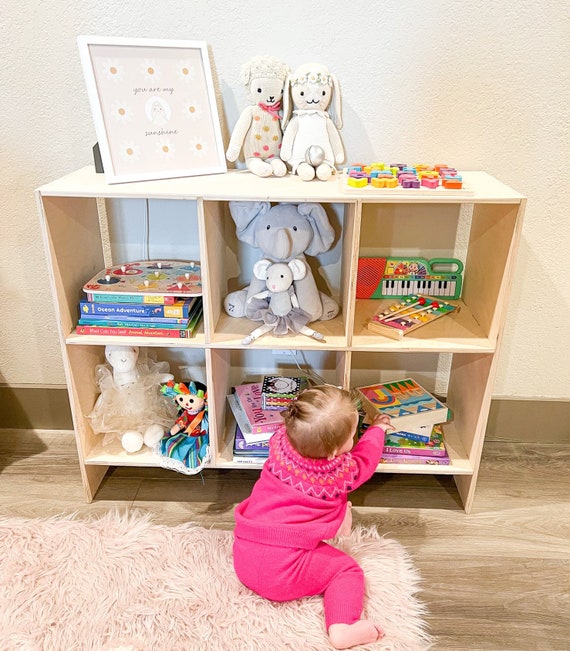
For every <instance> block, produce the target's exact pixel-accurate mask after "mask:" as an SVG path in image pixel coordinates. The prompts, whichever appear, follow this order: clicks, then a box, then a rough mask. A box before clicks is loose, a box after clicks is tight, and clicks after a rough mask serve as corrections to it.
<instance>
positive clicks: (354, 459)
mask: <svg viewBox="0 0 570 651" xmlns="http://www.w3.org/2000/svg"><path fill="white" fill-rule="evenodd" d="M383 448H384V429H383V428H381V427H369V428H368V430H367V431H366V432H365V434H364V435H363V436H362V438H361V439H360V440H359V441H358V443H357V444H356V445H355V446H354V448H353V449H352V450H351V451H350V452H347V453H346V454H342V455H340V456H338V457H335V458H334V459H332V460H331V461H329V460H328V459H310V458H307V457H303V456H301V455H300V454H299V453H298V452H297V451H296V450H295V449H294V448H293V447H292V446H291V444H290V443H289V439H288V438H287V433H286V431H285V428H284V427H282V428H280V429H279V430H278V431H277V432H276V433H275V434H274V435H273V436H272V437H271V441H270V444H269V458H268V460H267V461H266V463H265V465H264V467H263V470H262V471H261V476H260V478H259V480H258V481H257V482H256V484H255V486H254V487H253V490H252V492H251V495H250V496H249V497H248V498H247V499H246V500H244V501H243V502H241V503H240V504H238V505H237V507H236V510H235V518H236V527H235V535H236V536H237V537H239V538H244V539H246V540H251V541H254V542H259V543H263V544H268V545H277V546H281V547H297V548H303V549H313V548H314V547H315V546H316V545H317V544H318V543H319V542H320V541H322V540H328V539H330V538H334V536H335V535H336V534H337V532H338V530H339V528H340V525H341V524H342V521H343V519H344V515H345V511H346V503H347V496H348V493H349V492H350V491H353V490H355V489H356V488H358V487H359V486H361V485H362V484H363V483H364V482H365V481H367V480H368V479H370V477H371V476H372V475H373V473H374V471H375V469H376V467H377V465H378V463H379V461H380V457H381V456H382V450H383Z"/></svg>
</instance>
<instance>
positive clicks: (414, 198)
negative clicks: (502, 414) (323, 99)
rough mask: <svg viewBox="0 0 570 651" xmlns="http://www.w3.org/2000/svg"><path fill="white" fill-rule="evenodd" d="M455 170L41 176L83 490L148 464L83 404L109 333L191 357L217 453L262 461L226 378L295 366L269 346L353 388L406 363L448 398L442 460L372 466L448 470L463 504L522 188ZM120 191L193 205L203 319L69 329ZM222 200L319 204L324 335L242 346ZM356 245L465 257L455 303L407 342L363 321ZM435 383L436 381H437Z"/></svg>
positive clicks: (371, 305) (233, 380) (392, 374)
mask: <svg viewBox="0 0 570 651" xmlns="http://www.w3.org/2000/svg"><path fill="white" fill-rule="evenodd" d="M463 178H464V183H465V187H466V188H467V189H468V191H466V192H465V193H460V192H450V193H449V194H446V192H445V191H442V192H440V193H436V192H423V191H422V190H409V191H405V192H398V193H392V192H391V191H390V190H389V189H387V190H383V191H381V190H377V191H374V192H370V191H366V190H362V191H359V190H352V189H351V190H350V191H347V190H345V189H344V188H343V186H342V184H341V182H340V181H339V180H338V179H333V180H330V181H328V182H320V181H312V182H309V183H306V182H303V181H301V180H300V179H299V178H298V177H296V176H287V177H285V178H281V179H278V178H269V179H260V178H258V177H256V176H254V175H252V174H250V173H249V172H243V171H239V172H238V171H233V172H228V173H226V174H215V175H210V176H202V177H190V178H180V179H168V180H162V181H148V182H143V183H123V184H115V185H109V184H107V183H105V181H104V178H103V175H101V174H96V173H95V171H94V168H92V167H86V168H83V169H80V170H77V171H76V172H73V173H72V174H69V175H67V176H64V177H63V178H60V179H58V180H56V181H53V182H52V183H49V184H47V185H44V186H42V187H41V188H39V189H38V190H37V192H36V195H37V201H38V209H39V213H40V218H41V224H42V231H43V237H44V242H45V247H46V253H47V259H48V267H49V270H50V276H51V286H52V291H53V296H54V301H55V304H56V309H57V318H58V325H59V333H60V338H61V347H62V355H63V363H64V368H65V373H66V380H67V386H68V391H69V398H70V403H71V410H72V415H73V422H74V428H75V435H76V441H77V449H78V454H79V463H80V466H81V471H82V477H83V482H84V486H85V491H86V497H87V499H88V500H89V501H90V500H92V499H93V497H94V495H95V493H96V492H97V489H98V487H99V485H100V483H101V481H102V479H103V477H104V475H105V472H106V471H107V469H108V468H109V467H110V466H121V465H128V466H153V465H155V462H154V459H153V456H152V454H151V452H150V451H148V450H146V451H141V452H138V453H135V454H127V453H126V452H124V451H123V450H122V448H121V447H120V445H119V444H117V445H116V446H115V447H113V446H106V447H103V446H102V442H101V436H98V435H95V434H94V433H93V432H92V430H91V428H90V425H89V421H88V420H87V419H86V418H85V415H86V414H88V413H89V412H90V411H91V409H92V408H93V405H94V404H95V401H96V399H97V397H98V390H97V387H96V384H95V381H94V368H95V366H96V365H97V364H100V363H103V362H104V347H105V345H106V344H108V343H129V344H131V345H136V346H140V347H149V348H152V349H153V353H154V354H155V356H156V357H157V359H165V360H167V361H169V362H170V363H171V370H172V372H173V373H175V374H176V365H177V363H180V362H188V361H190V362H191V365H192V367H193V368H198V369H200V371H201V374H202V376H203V377H204V378H205V380H206V384H207V385H208V393H209V411H210V439H211V448H212V460H211V462H210V466H211V467H212V468H248V467H249V468H260V467H261V464H260V463H251V464H250V463H248V464H244V463H238V462H235V461H233V455H232V441H233V430H234V428H235V423H234V421H233V418H232V416H231V412H230V410H229V408H227V406H226V400H225V396H226V395H227V393H229V391H230V389H231V387H232V386H234V385H235V384H239V383H242V382H248V381H254V380H256V379H258V378H259V376H261V375H263V374H266V373H274V372H279V371H282V372H285V371H289V372H290V371H293V372H295V371H296V372H297V373H298V372H299V371H298V370H297V369H296V367H294V366H292V365H291V362H290V361H287V359H288V358H286V357H285V356H277V355H274V354H272V351H273V350H276V349H277V350H286V349H293V350H296V351H298V353H297V354H298V355H301V356H302V358H303V361H304V362H305V363H306V364H307V366H308V367H309V368H311V369H312V370H314V371H316V372H317V373H318V374H319V375H321V376H323V377H324V378H325V379H326V380H327V381H332V382H335V383H336V384H341V385H343V386H345V387H347V388H348V387H354V386H361V385H364V384H372V383H374V382H385V381H390V380H397V379H401V378H403V377H407V376H412V377H414V378H416V379H417V380H418V382H420V384H422V385H423V386H424V387H425V388H427V389H428V390H431V391H434V392H437V393H438V394H440V395H441V394H442V393H443V394H444V397H445V399H446V401H447V404H448V406H449V407H450V408H451V410H452V412H453V415H454V417H453V422H452V423H450V424H449V425H447V426H446V428H445V440H446V445H447V448H448V451H449V454H450V457H451V465H449V466H422V465H382V466H379V468H378V472H387V473H418V474H441V475H452V476H453V477H454V480H455V482H456V484H457V488H458V491H459V494H460V495H461V498H462V500H463V505H464V508H465V510H466V511H467V512H469V510H470V509H471V505H472V502H473V496H474V492H475V486H476V480H477V473H478V469H479V461H480V457H481V451H482V447H483V441H484V436H485V428H486V424H487V417H488V412H489V406H490V401H491V395H492V390H493V383H494V378H495V372H496V366H497V357H498V353H499V347H500V341H501V335H502V332H503V328H504V323H505V318H506V313H507V302H508V297H509V292H510V286H511V282H512V277H513V271H514V263H515V257H516V254H517V249H518V245H519V241H520V233H521V228H522V219H523V214H524V208H525V202H526V200H525V198H524V197H523V196H522V195H521V194H519V193H518V192H515V191H514V190H512V189H511V188H509V187H508V186H506V185H504V184H502V183H501V182H499V181H498V180H496V179H495V178H493V177H491V176H489V175H488V174H486V173H484V172H464V173H463ZM118 199H120V200H124V201H128V200H132V199H148V200H151V201H152V200H164V199H167V200H175V201H185V202H192V203H193V205H194V206H195V208H196V210H197V215H198V219H197V233H196V237H197V238H198V240H199V251H200V258H201V262H202V277H203V278H202V280H203V289H204V320H203V325H202V326H201V328H200V329H199V331H198V333H197V334H196V336H195V337H194V338H192V339H183V340H177V339H155V338H142V337H134V338H132V339H129V340H128V342H127V340H126V339H124V338H117V337H97V336H83V335H76V334H74V329H75V326H76V323H77V320H78V318H79V301H80V299H81V296H82V287H83V284H84V283H85V282H86V281H87V280H88V279H89V278H91V277H92V276H93V275H94V274H95V273H97V272H98V271H99V270H100V269H102V268H103V267H104V266H105V265H106V264H109V262H110V261H109V260H108V255H109V253H108V250H107V249H106V248H105V237H106V213H107V210H106V204H107V201H108V200H118ZM230 200H268V201H271V202H280V201H286V202H294V203H300V202H305V201H311V202H318V203H321V204H323V206H324V207H325V210H326V211H327V213H328V214H329V218H330V219H331V223H332V224H333V227H334V228H335V232H336V241H335V244H334V245H333V248H332V249H331V251H329V252H327V253H325V254H322V255H321V256H317V257H315V258H311V259H310V260H309V263H310V265H311V268H312V270H313V273H314V275H315V277H316V278H317V282H318V284H319V285H320V288H321V289H322V290H323V291H325V292H327V293H329V294H330V295H332V296H333V297H334V298H335V299H336V300H337V301H338V302H339V304H340V306H341V310H340V313H339V315H338V316H337V317H336V318H335V319H333V320H331V321H327V322H316V323H315V324H314V327H315V329H317V330H318V331H319V332H322V333H323V334H324V336H325V342H324V343H323V342H316V341H314V340H312V339H309V338H307V337H303V336H288V337H274V336H270V335H266V336H264V337H262V338H260V339H259V340H257V341H256V342H254V343H253V344H251V345H250V346H248V347H244V346H242V344H241V340H242V339H243V337H244V336H245V335H246V334H247V333H248V332H249V331H250V330H252V329H253V324H252V323H251V322H250V321H248V320H246V319H235V318H232V317H229V316H227V315H226V314H225V313H224V311H223V307H222V304H223V298H224V296H225V295H226V294H227V293H228V292H229V291H231V290H233V289H237V288H239V287H241V286H243V284H242V285H237V286H236V269H237V268H238V267H239V260H240V252H241V253H243V251H242V247H245V246H246V245H244V244H243V243H241V242H239V241H238V240H237V238H236V237H235V227H234V224H233V221H232V219H231V216H230V214H229V208H228V202H229V201H230ZM361 255H378V256H380V255H382V256H383V255H415V256H419V257H425V258H431V257H462V258H463V262H464V265H465V270H464V274H463V291H462V297H461V310H460V312H459V313H458V314H457V315H455V316H454V317H449V318H448V317H446V318H444V319H439V320H438V321H437V322H436V323H434V324H430V325H429V326H427V327H426V328H420V329H418V330H416V331H415V332H414V333H413V334H410V335H408V336H406V337H404V339H403V340H402V341H395V340H392V339H388V338H386V337H383V336H381V335H378V334H373V333H371V332H370V331H368V330H367V329H366V325H365V324H366V320H367V319H369V318H370V317H371V316H372V315H373V314H374V313H375V312H377V311H378V310H379V308H380V307H381V305H383V304H389V303H390V302H391V301H389V300H386V301H372V300H356V270H357V263H358V258H359V256H361ZM188 257H189V258H190V259H192V256H191V255H189V256H188ZM125 261H126V260H113V261H112V262H113V263H119V262H125ZM246 271H247V270H246ZM284 360H286V361H285V362H284ZM177 379H182V378H177ZM196 379H199V378H196ZM438 384H439V385H443V386H444V389H445V390H444V391H441V390H439V391H437V388H438ZM206 472H207V470H206Z"/></svg>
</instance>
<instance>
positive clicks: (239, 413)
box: [226, 383, 283, 444]
mask: <svg viewBox="0 0 570 651" xmlns="http://www.w3.org/2000/svg"><path fill="white" fill-rule="evenodd" d="M258 385H259V388H260V389H261V383H258ZM241 386H244V385H241ZM236 388H237V387H236ZM226 398H227V401H228V404H229V406H230V409H231V410H232V414H233V416H234V418H235V420H236V423H237V424H238V425H239V428H240V429H241V431H242V434H243V437H244V439H245V440H246V442H247V443H250V444H251V443H259V442H260V441H268V440H269V439H270V438H271V436H272V435H273V433H274V432H275V431H276V430H277V429H279V427H281V425H283V419H282V418H281V416H280V412H278V411H275V410H269V409H262V408H261V398H258V399H257V400H256V401H255V402H254V403H253V404H251V403H249V402H248V401H247V399H246V405H247V406H244V404H243V403H242V402H241V399H240V398H239V396H238V394H237V392H236V393H232V394H230V395H228V396H226ZM250 418H251V420H250Z"/></svg>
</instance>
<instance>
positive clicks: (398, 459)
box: [380, 452, 451, 466]
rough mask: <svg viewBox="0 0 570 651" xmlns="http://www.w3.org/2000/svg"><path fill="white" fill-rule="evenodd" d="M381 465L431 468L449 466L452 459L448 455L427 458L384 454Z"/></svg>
mask: <svg viewBox="0 0 570 651" xmlns="http://www.w3.org/2000/svg"><path fill="white" fill-rule="evenodd" d="M380 463H405V464H409V463H418V464H421V465H426V464H427V465H430V466H449V465H450V464H451V460H450V458H449V457H448V456H447V455H446V456H444V457H426V456H411V455H409V454H388V453H387V452H385V453H383V454H382V457H381V458H380Z"/></svg>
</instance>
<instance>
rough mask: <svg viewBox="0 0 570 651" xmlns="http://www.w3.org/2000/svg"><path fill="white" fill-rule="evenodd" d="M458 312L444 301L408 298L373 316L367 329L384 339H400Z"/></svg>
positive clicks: (416, 297)
mask: <svg viewBox="0 0 570 651" xmlns="http://www.w3.org/2000/svg"><path fill="white" fill-rule="evenodd" d="M458 310H459V308H458V307H457V306H456V305H452V304H451V303H448V302H446V301H441V300H435V299H432V298H429V297H427V296H420V295H414V296H408V298H406V299H405V300H404V301H402V302H401V303H394V304H393V305H390V306H389V307H388V308H386V309H385V310H383V311H382V312H380V313H379V314H375V315H374V316H373V317H372V319H370V321H369V322H368V323H367V327H368V329H369V330H371V331H372V332H376V333H378V334H381V335H384V336H386V337H390V338H392V339H402V338H403V337H404V336H405V335H407V334H409V333H410V332H413V331H414V330H416V329H417V328H420V327H421V326H423V325H426V324H428V323H431V322H432V321H435V320H436V319H439V318H440V317H442V316H445V315H446V314H451V313H452V312H457V311H458Z"/></svg>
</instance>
